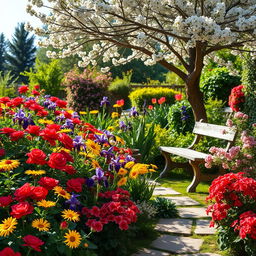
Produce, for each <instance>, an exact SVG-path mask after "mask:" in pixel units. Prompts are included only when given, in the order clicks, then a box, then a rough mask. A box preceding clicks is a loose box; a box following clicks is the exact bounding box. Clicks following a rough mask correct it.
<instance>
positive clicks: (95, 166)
mask: <svg viewBox="0 0 256 256" xmlns="http://www.w3.org/2000/svg"><path fill="white" fill-rule="evenodd" d="M92 167H93V168H97V167H100V164H99V162H98V161H97V160H95V159H92Z"/></svg>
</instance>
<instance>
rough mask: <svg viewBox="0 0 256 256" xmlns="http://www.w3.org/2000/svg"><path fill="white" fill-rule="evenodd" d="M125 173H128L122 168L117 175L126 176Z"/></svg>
mask: <svg viewBox="0 0 256 256" xmlns="http://www.w3.org/2000/svg"><path fill="white" fill-rule="evenodd" d="M127 172H128V171H127V170H126V169H124V168H120V169H119V171H118V173H117V174H118V175H122V176H124V175H126V174H127Z"/></svg>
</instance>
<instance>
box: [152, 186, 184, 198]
mask: <svg viewBox="0 0 256 256" xmlns="http://www.w3.org/2000/svg"><path fill="white" fill-rule="evenodd" d="M165 195H180V193H179V192H177V191H175V190H173V189H171V188H165V187H156V188H155V190H154V193H153V196H165Z"/></svg>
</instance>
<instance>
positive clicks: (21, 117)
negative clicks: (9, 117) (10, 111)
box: [13, 109, 35, 129]
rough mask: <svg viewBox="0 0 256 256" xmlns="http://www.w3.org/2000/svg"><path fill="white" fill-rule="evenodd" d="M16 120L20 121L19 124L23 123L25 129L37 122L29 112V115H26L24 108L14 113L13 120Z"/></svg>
mask: <svg viewBox="0 0 256 256" xmlns="http://www.w3.org/2000/svg"><path fill="white" fill-rule="evenodd" d="M16 121H18V123H19V125H22V127H23V129H26V128H27V127H28V126H29V125H34V124H35V123H34V121H33V120H32V118H31V115H30V114H28V116H26V113H25V112H24V111H23V109H19V111H18V112H17V113H15V114H14V117H13V122H14V123H15V122H16Z"/></svg>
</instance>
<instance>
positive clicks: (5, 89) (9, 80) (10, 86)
mask: <svg viewBox="0 0 256 256" xmlns="http://www.w3.org/2000/svg"><path fill="white" fill-rule="evenodd" d="M15 82H16V79H15V78H14V77H13V75H11V72H10V71H9V72H6V73H2V72H0V97H5V96H8V97H14V96H16V85H15Z"/></svg>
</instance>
